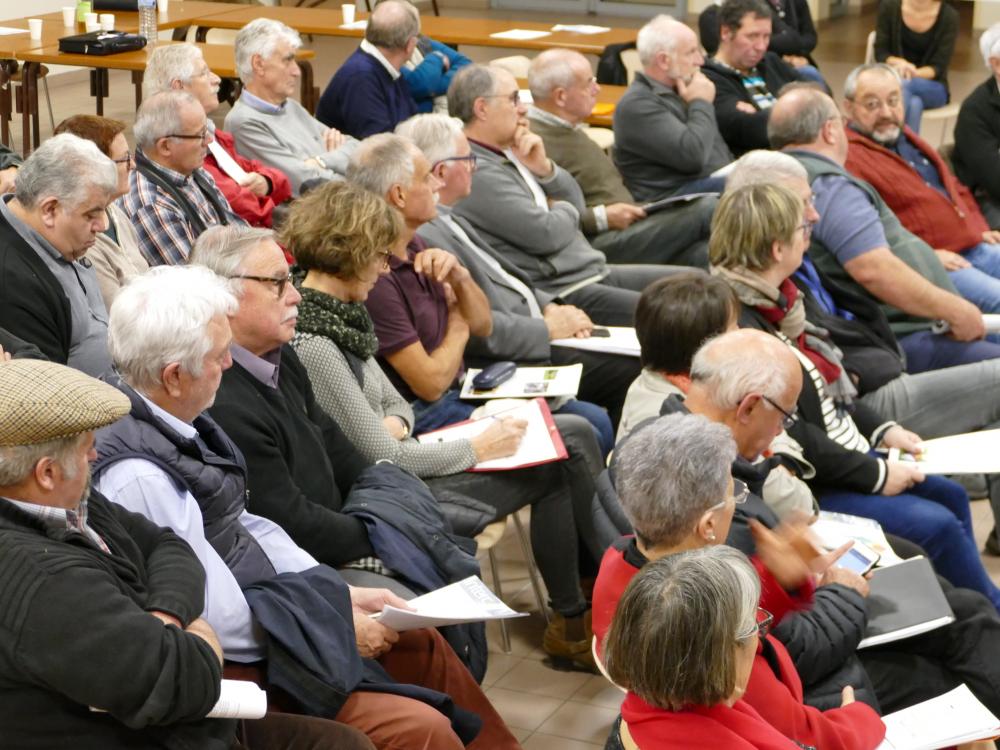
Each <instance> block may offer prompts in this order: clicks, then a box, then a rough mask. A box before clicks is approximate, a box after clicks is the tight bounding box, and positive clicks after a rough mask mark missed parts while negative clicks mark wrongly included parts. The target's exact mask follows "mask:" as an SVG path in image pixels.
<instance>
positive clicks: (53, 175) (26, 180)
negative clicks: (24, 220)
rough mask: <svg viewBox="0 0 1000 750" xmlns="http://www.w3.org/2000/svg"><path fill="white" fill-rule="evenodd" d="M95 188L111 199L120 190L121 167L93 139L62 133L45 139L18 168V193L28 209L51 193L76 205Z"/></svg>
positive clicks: (60, 200) (15, 189)
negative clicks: (119, 171)
mask: <svg viewBox="0 0 1000 750" xmlns="http://www.w3.org/2000/svg"><path fill="white" fill-rule="evenodd" d="M94 188H97V189H99V190H100V191H101V192H102V193H104V195H105V197H106V198H108V199H110V198H111V196H112V195H114V194H115V192H116V191H117V190H118V168H117V167H116V166H115V163H114V162H113V161H111V159H109V158H108V157H107V156H105V155H104V154H102V153H101V150H100V149H99V148H98V147H97V145H96V144H95V143H94V142H93V141H90V140H87V139H85V138H79V137H78V136H75V135H73V134H72V133H61V134H59V135H56V136H52V137H51V138H49V139H48V140H47V141H45V142H44V143H42V145H41V146H39V147H38V148H37V149H35V151H33V152H32V153H31V155H30V156H29V157H28V158H27V159H26V160H25V162H24V164H22V165H21V166H20V168H18V170H17V182H16V184H15V187H14V195H15V197H16V198H17V202H18V203H20V204H21V205H22V206H24V207H25V208H28V209H32V208H34V207H35V206H36V204H37V203H38V201H40V200H42V199H43V198H47V197H53V198H56V199H57V200H58V201H59V202H60V203H61V204H63V205H65V206H67V207H70V208H76V207H77V206H79V205H81V204H82V203H83V201H85V200H86V199H87V195H88V193H89V192H90V191H91V190H92V189H94Z"/></svg>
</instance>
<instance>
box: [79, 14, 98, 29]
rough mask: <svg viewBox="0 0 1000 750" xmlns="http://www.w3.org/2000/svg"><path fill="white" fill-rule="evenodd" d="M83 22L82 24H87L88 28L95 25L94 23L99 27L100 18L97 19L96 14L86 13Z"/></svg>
mask: <svg viewBox="0 0 1000 750" xmlns="http://www.w3.org/2000/svg"><path fill="white" fill-rule="evenodd" d="M83 22H84V23H85V24H87V25H88V26H90V25H91V24H95V23H96V24H97V25H98V26H100V25H101V21H100V18H99V17H98V15H97V14H96V13H86V14H85V15H84V16H83Z"/></svg>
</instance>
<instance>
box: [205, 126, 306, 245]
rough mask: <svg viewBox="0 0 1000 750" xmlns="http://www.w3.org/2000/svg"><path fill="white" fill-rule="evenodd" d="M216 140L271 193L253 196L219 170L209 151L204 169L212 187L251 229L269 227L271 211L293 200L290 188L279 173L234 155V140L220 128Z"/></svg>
mask: <svg viewBox="0 0 1000 750" xmlns="http://www.w3.org/2000/svg"><path fill="white" fill-rule="evenodd" d="M214 135H215V140H216V142H217V143H218V144H219V145H220V146H222V148H223V149H224V150H225V151H226V153H228V154H229V155H230V156H231V157H233V159H234V160H235V161H236V163H237V164H239V165H240V167H242V168H243V171H245V172H259V173H260V174H262V175H263V176H264V177H266V178H267V179H268V181H269V182H270V183H271V192H270V193H269V194H268V195H265V196H258V195H254V194H253V193H252V192H251V191H250V190H248V189H247V188H245V187H243V186H242V185H240V184H239V183H237V182H236V181H235V180H233V179H232V178H231V177H230V176H229V175H227V174H226V173H225V172H223V171H222V170H221V169H220V168H219V163H218V162H217V161H216V160H215V157H214V156H212V152H211V151H209V152H208V155H207V156H206V157H205V164H204V166H205V169H207V170H208V172H209V174H211V175H212V177H213V178H214V179H215V184H216V185H218V186H219V190H221V191H222V194H223V195H224V196H226V200H227V201H229V205H230V207H231V208H232V209H233V213H235V214H237V215H239V216H241V217H242V218H244V219H246V220H247V223H249V224H250V226H254V227H270V226H271V213H272V212H273V211H274V207H275V206H276V205H277V204H279V203H283V202H285V201H286V200H288V199H289V198H291V197H292V186H291V184H290V183H289V182H288V178H287V177H286V176H285V173H284V172H282V171H281V170H280V169H274V168H273V167H266V166H264V165H263V164H261V163H260V162H259V161H254V160H253V159H247V158H245V157H242V156H240V155H239V154H238V153H236V143H235V141H234V140H233V136H232V135H231V134H230V133H227V132H225V131H223V130H220V129H219V128H216V129H215V133H214Z"/></svg>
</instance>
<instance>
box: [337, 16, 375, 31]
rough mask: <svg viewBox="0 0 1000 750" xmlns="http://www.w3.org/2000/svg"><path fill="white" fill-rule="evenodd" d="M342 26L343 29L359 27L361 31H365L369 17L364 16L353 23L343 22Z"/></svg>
mask: <svg viewBox="0 0 1000 750" xmlns="http://www.w3.org/2000/svg"><path fill="white" fill-rule="evenodd" d="M340 28H342V29H358V30H360V31H363V30H364V29H367V28H368V19H367V18H362V19H361V20H360V21H353V22H351V23H342V24H340Z"/></svg>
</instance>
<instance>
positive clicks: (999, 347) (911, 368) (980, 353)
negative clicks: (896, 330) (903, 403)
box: [899, 331, 1000, 375]
mask: <svg viewBox="0 0 1000 750" xmlns="http://www.w3.org/2000/svg"><path fill="white" fill-rule="evenodd" d="M899 345H900V346H901V347H902V348H903V352H904V353H905V354H906V371H907V372H908V373H910V374H911V375H916V374H917V373H918V372H929V371H931V370H940V369H942V368H944V367H955V366H957V365H969V364H972V363H973V362H982V361H983V360H986V359H996V358H997V357H1000V344H995V343H993V342H992V341H955V340H954V339H951V338H948V337H947V336H940V335H938V334H936V333H931V332H930V331H918V332H917V333H911V334H908V335H906V336H903V337H902V338H901V339H899Z"/></svg>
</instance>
